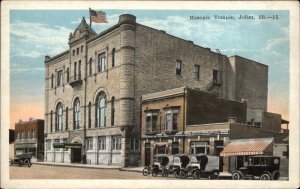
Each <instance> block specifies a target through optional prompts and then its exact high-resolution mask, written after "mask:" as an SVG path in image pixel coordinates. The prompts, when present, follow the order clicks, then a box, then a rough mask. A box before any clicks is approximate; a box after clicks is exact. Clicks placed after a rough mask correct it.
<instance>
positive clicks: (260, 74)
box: [45, 14, 268, 166]
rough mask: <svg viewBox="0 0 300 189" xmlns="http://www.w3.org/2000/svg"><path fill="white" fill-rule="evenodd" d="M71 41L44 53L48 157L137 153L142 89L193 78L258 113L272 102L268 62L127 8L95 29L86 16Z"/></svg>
mask: <svg viewBox="0 0 300 189" xmlns="http://www.w3.org/2000/svg"><path fill="white" fill-rule="evenodd" d="M68 44H69V49H68V50H67V51H65V52H62V53H60V54H58V55H56V56H53V57H49V56H46V57H45V135H46V139H45V146H46V150H45V160H46V161H49V162H71V163H76V162H82V159H83V157H84V156H85V157H86V159H87V163H91V164H105V165H121V166H128V165H137V164H138V162H139V161H140V148H139V136H140V132H141V130H140V124H141V123H140V114H141V112H140V105H141V97H142V95H145V94H148V93H153V92H159V91H163V90H167V89H173V88H176V87H182V86H188V87H191V88H198V89H200V90H203V91H206V92H210V93H214V94H215V95H217V96H219V97H221V98H225V99H229V100H235V101H241V99H245V100H246V101H247V108H248V109H249V112H250V111H251V114H249V117H248V118H247V117H245V116H246V115H247V116H248V114H245V115H244V117H243V119H247V121H251V120H253V121H254V122H259V121H261V120H257V117H256V116H257V115H258V114H259V113H260V112H264V111H266V108H267V96H268V95H267V93H268V87H267V77H268V67H267V66H266V65H263V64H260V63H257V62H254V61H251V60H248V59H245V58H242V57H239V56H233V57H229V58H228V57H226V56H224V55H222V54H220V53H216V52H213V51H212V50H211V49H209V48H204V47H201V46H198V45H195V44H194V43H193V42H192V41H187V40H184V39H180V38H178V37H175V36H172V35H169V34H167V33H166V32H165V31H162V30H157V29H154V28H150V27H148V26H145V25H142V24H139V23H137V22H136V17H135V16H133V15H129V14H124V15H121V16H120V17H119V22H118V23H116V25H114V26H112V27H111V28H109V29H107V30H105V31H103V32H101V33H99V34H97V33H96V32H95V31H94V30H93V29H92V28H91V27H90V26H89V25H88V24H87V23H86V21H85V19H84V18H83V19H82V21H81V23H80V24H79V26H78V27H77V28H76V29H75V31H74V32H72V33H71V34H70V36H69V43H68Z"/></svg>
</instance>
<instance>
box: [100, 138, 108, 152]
mask: <svg viewBox="0 0 300 189" xmlns="http://www.w3.org/2000/svg"><path fill="white" fill-rule="evenodd" d="M98 150H106V137H99V139H98Z"/></svg>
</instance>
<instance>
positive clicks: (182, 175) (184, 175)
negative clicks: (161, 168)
mask: <svg viewBox="0 0 300 189" xmlns="http://www.w3.org/2000/svg"><path fill="white" fill-rule="evenodd" d="M186 174H187V173H186V172H185V171H182V170H181V171H180V178H181V179H185V178H186Z"/></svg>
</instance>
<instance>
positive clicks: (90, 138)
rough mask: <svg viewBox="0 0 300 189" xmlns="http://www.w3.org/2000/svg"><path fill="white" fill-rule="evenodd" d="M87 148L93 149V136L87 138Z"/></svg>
mask: <svg viewBox="0 0 300 189" xmlns="http://www.w3.org/2000/svg"><path fill="white" fill-rule="evenodd" d="M86 149H87V150H93V138H92V137H89V138H86Z"/></svg>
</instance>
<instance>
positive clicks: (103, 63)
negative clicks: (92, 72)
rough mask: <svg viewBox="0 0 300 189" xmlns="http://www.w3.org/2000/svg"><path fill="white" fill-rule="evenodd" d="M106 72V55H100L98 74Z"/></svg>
mask: <svg viewBox="0 0 300 189" xmlns="http://www.w3.org/2000/svg"><path fill="white" fill-rule="evenodd" d="M105 70H106V57H105V53H101V54H99V55H98V72H103V71H105Z"/></svg>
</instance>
